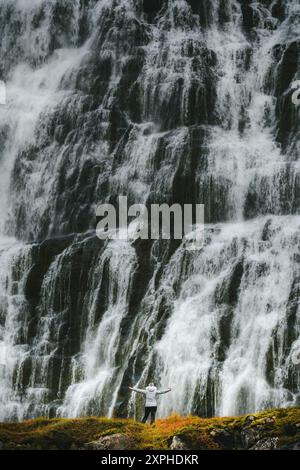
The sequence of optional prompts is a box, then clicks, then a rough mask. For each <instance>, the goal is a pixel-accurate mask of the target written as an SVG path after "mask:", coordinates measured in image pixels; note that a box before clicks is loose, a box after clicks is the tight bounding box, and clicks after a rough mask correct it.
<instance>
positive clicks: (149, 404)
mask: <svg viewBox="0 0 300 470" xmlns="http://www.w3.org/2000/svg"><path fill="white" fill-rule="evenodd" d="M129 389H130V390H132V391H133V392H136V393H141V394H142V395H144V396H145V413H144V417H143V419H142V423H146V421H147V419H148V417H149V415H150V417H151V424H153V423H154V422H155V415H156V411H157V396H158V395H162V394H163V393H168V392H170V391H171V388H168V389H166V390H157V388H156V387H155V385H154V383H153V382H151V383H149V385H148V387H146V388H145V389H143V388H135V387H129Z"/></svg>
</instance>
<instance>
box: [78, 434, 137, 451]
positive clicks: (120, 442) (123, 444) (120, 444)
mask: <svg viewBox="0 0 300 470" xmlns="http://www.w3.org/2000/svg"><path fill="white" fill-rule="evenodd" d="M135 448H136V443H135V442H134V440H133V439H132V438H130V437H128V436H126V435H125V434H112V435H111V436H105V437H101V438H100V439H98V440H97V441H92V442H88V443H87V444H85V446H84V449H86V450H130V449H135Z"/></svg>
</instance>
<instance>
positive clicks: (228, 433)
mask: <svg viewBox="0 0 300 470" xmlns="http://www.w3.org/2000/svg"><path fill="white" fill-rule="evenodd" d="M250 416H252V417H253V418H250V419H249V415H248V416H240V417H228V418H212V419H204V418H199V417H195V416H187V417H182V416H178V415H173V416H170V417H169V418H166V419H161V420H158V421H157V422H156V425H155V426H150V425H148V424H146V425H143V424H141V423H137V422H135V421H133V420H129V419H117V418H116V419H108V418H96V417H89V418H79V419H51V420H49V419H44V418H39V419H35V420H30V421H24V422H22V423H0V443H1V447H2V449H80V448H82V447H83V446H84V444H86V443H88V442H91V441H95V440H97V439H99V438H101V437H103V436H109V435H112V434H117V433H124V434H126V436H129V437H130V438H131V439H132V441H133V442H134V443H135V444H134V445H135V447H136V448H138V449H169V448H170V444H171V442H172V440H173V437H174V436H178V437H179V438H180V439H183V440H184V441H185V442H188V445H189V448H193V449H215V450H218V449H224V448H243V445H242V440H241V436H243V435H244V434H245V432H246V433H248V434H249V433H250V434H251V433H252V434H253V432H254V433H256V432H259V434H260V436H261V437H263V438H267V437H278V440H279V445H285V444H289V443H291V442H296V441H297V440H298V441H299V440H300V408H299V407H298V408H288V409H276V410H268V411H263V412H260V413H256V414H253V415H250ZM252 431H253V432H252ZM240 442H241V444H239V443H240Z"/></svg>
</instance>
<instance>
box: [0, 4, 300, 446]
mask: <svg viewBox="0 0 300 470" xmlns="http://www.w3.org/2000/svg"><path fill="white" fill-rule="evenodd" d="M298 3H299V2H298V1H296V0H295V1H294V0H291V1H289V2H284V1H281V0H278V1H270V0H260V1H256V2H252V1H244V0H243V1H242V0H228V1H224V0H205V1H204V0H203V1H202V0H174V1H168V0H153V1H152V0H114V1H111V2H107V1H102V0H84V1H83V0H82V1H71V0H43V1H38V2H37V1H31V0H28V1H26V2H25V1H22V2H21V1H11V0H2V1H1V2H0V30H1V35H2V36H1V37H2V41H1V44H0V80H5V81H6V82H7V91H8V96H9V100H8V105H7V106H6V107H1V108H0V144H1V145H0V188H1V195H0V196H1V198H0V199H1V204H0V234H1V237H0V421H3V420H9V421H11V420H23V419H25V418H34V417H38V416H47V417H54V416H57V417H59V416H67V417H76V416H86V415H93V416H94V415H101V416H104V415H105V416H106V415H109V416H111V415H112V414H114V415H116V416H122V417H127V416H128V415H130V416H131V415H133V414H134V413H135V414H138V411H139V409H140V403H139V399H138V398H136V399H134V400H131V395H130V393H129V390H128V385H132V383H133V382H134V383H138V382H140V384H141V385H144V383H146V382H147V381H150V380H154V381H156V382H158V383H159V382H160V383H161V385H162V386H169V384H172V385H173V387H172V388H173V391H172V394H171V395H169V396H163V397H161V402H160V409H159V412H162V413H164V415H168V414H171V413H172V412H174V411H178V412H179V413H182V414H189V413H194V414H197V415H200V416H214V415H218V416H224V415H226V416H229V415H239V414H244V413H254V412H255V411H256V410H257V409H262V408H265V407H266V406H267V407H275V406H281V407H282V406H285V405H291V404H296V403H299V390H300V382H299V380H300V377H299V366H298V364H297V363H296V362H297V361H295V357H296V356H297V351H298V350H299V339H298V336H299V329H298V325H299V314H300V311H299V302H298V300H299V295H300V276H299V272H300V270H299V263H300V257H299V244H300V222H299V211H300V173H299V155H300V147H299V146H300V134H299V110H300V107H297V106H295V105H294V104H293V103H292V100H291V96H292V93H293V90H292V83H293V82H294V81H295V80H297V79H299V77H300V75H299V37H298V32H297V28H296V26H295V25H297V24H298V23H297V22H299V4H298ZM119 195H127V196H128V202H129V205H131V204H145V205H146V206H147V207H148V208H149V207H150V205H151V204H153V203H155V204H162V203H167V204H170V205H171V204H173V203H179V204H180V205H181V206H183V205H184V204H205V223H206V230H205V237H204V238H205V240H204V246H203V249H202V250H200V251H196V252H193V251H188V250H186V249H185V246H184V243H181V242H180V241H179V240H152V241H147V240H138V241H135V242H133V241H130V240H129V241H124V240H123V241H122V240H121V241H120V240H119V241H115V240H110V241H105V242H101V241H100V240H99V239H98V238H97V237H96V234H95V227H96V222H97V217H96V213H95V208H96V206H97V204H99V203H111V204H113V205H114V206H115V207H117V206H118V197H119ZM7 237H9V238H7ZM283 273H284V275H283ZM204 365H205V366H204ZM153 376H155V377H153ZM270 425H271V423H270ZM228 438H229V437H228V436H221V435H219V439H221V440H222V439H223V440H224V439H225V440H226V439H228ZM243 439H244V442H245V445H247V446H251V445H252V444H253V442H254V438H253V436H251V432H250V431H247V432H246V431H245V433H244V436H243Z"/></svg>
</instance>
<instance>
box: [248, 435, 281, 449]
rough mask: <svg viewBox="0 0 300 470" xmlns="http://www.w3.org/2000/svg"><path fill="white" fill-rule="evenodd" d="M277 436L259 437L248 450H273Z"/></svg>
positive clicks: (275, 446) (276, 442)
mask: <svg viewBox="0 0 300 470" xmlns="http://www.w3.org/2000/svg"><path fill="white" fill-rule="evenodd" d="M277 444H278V437H265V438H264V439H260V440H259V441H258V442H257V443H256V444H255V445H254V446H252V447H250V449H249V450H275V449H277Z"/></svg>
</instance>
